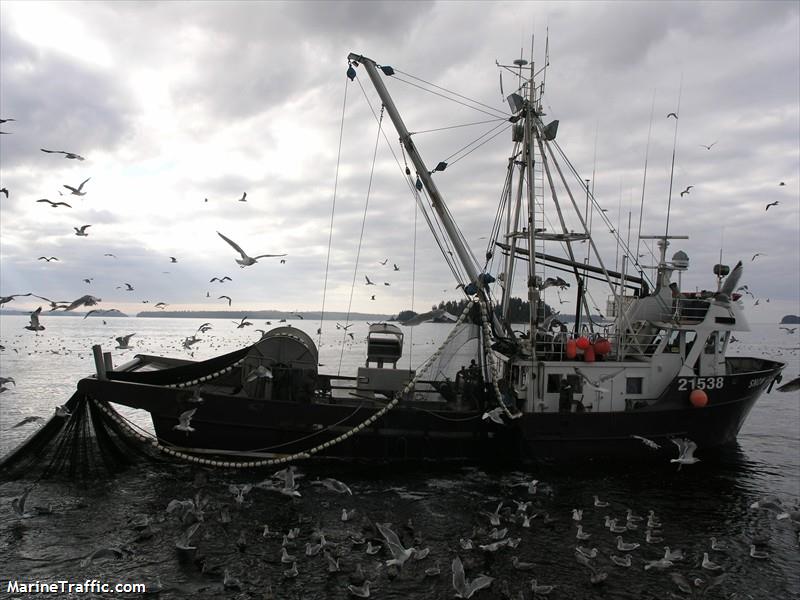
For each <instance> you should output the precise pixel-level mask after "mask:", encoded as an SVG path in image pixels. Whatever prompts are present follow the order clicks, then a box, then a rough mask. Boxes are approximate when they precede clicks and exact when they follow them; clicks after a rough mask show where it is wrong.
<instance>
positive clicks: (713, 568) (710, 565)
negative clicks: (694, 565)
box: [702, 552, 722, 571]
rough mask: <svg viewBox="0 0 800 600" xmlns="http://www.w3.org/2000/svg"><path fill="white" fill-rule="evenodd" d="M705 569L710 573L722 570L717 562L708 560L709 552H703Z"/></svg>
mask: <svg viewBox="0 0 800 600" xmlns="http://www.w3.org/2000/svg"><path fill="white" fill-rule="evenodd" d="M702 566H703V568H704V569H708V570H709V571H719V570H721V569H722V566H721V565H718V564H717V563H715V562H711V561H710V560H709V558H708V552H703V565H702Z"/></svg>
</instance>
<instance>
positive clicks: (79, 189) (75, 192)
mask: <svg viewBox="0 0 800 600" xmlns="http://www.w3.org/2000/svg"><path fill="white" fill-rule="evenodd" d="M90 179H91V177H87V178H86V179H84V180H83V181H82V182H81V184H80V185H79V186H78V187H77V188H74V187H72V186H71V185H65V186H64V187H65V188H67V189H68V190H70V191H71V192H72V195H73V196H85V195H86V192H84V191H82V190H83V186H84V185H86V182H87V181H89V180H90Z"/></svg>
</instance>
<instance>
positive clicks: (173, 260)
mask: <svg viewBox="0 0 800 600" xmlns="http://www.w3.org/2000/svg"><path fill="white" fill-rule="evenodd" d="M169 262H171V263H176V262H178V259H177V258H175V257H174V256H170V257H169Z"/></svg>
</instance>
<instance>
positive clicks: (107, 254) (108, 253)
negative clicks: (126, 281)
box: [103, 252, 117, 258]
mask: <svg viewBox="0 0 800 600" xmlns="http://www.w3.org/2000/svg"><path fill="white" fill-rule="evenodd" d="M103 256H110V257H111V258H117V256H116V255H115V254H111V253H110V252H106V253H105V254H103Z"/></svg>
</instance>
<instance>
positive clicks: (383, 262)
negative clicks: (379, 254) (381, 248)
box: [378, 258, 389, 265]
mask: <svg viewBox="0 0 800 600" xmlns="http://www.w3.org/2000/svg"><path fill="white" fill-rule="evenodd" d="M378 262H379V263H380V264H381V265H386V263H387V262H389V259H388V258H387V259H384V260H379V261H378Z"/></svg>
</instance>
